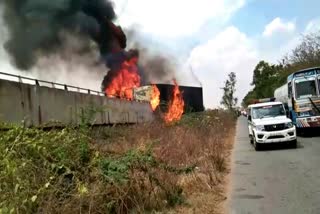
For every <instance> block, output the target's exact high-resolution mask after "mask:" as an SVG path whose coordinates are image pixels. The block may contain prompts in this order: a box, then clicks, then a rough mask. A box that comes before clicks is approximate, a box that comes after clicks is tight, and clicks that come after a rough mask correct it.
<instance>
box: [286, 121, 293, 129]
mask: <svg viewBox="0 0 320 214" xmlns="http://www.w3.org/2000/svg"><path fill="white" fill-rule="evenodd" d="M285 127H286V128H287V129H290V128H292V127H293V123H292V122H289V123H286V125H285Z"/></svg>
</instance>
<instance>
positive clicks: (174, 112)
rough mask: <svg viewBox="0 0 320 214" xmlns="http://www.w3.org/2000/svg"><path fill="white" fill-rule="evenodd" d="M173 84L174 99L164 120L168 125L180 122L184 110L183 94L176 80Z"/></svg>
mask: <svg viewBox="0 0 320 214" xmlns="http://www.w3.org/2000/svg"><path fill="white" fill-rule="evenodd" d="M173 82H174V89H173V97H172V100H171V101H170V103H169V108H168V112H167V113H166V114H165V116H164V120H165V122H167V123H170V122H173V121H178V120H180V119H181V117H182V114H183V110H184V100H183V97H182V92H181V91H180V89H179V86H178V84H177V82H176V80H173Z"/></svg>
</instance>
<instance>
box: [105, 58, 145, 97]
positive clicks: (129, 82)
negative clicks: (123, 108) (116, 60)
mask: <svg viewBox="0 0 320 214" xmlns="http://www.w3.org/2000/svg"><path fill="white" fill-rule="evenodd" d="M137 87H140V75H139V73H138V66H137V58H135V57H134V58H132V59H130V60H127V61H124V62H123V63H122V65H121V69H120V71H119V72H118V73H117V75H116V76H115V77H114V78H113V79H112V81H111V83H110V84H109V86H108V87H107V88H106V89H105V91H106V94H107V95H108V97H120V98H122V99H127V100H133V90H132V89H134V88H137Z"/></svg>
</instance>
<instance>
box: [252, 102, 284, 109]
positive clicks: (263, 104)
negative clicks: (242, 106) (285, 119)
mask: <svg viewBox="0 0 320 214" xmlns="http://www.w3.org/2000/svg"><path fill="white" fill-rule="evenodd" d="M281 104H282V102H265V103H257V104H252V105H249V106H248V108H255V107H263V106H270V105H281Z"/></svg>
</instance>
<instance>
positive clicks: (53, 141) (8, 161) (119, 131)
mask: <svg viewBox="0 0 320 214" xmlns="http://www.w3.org/2000/svg"><path fill="white" fill-rule="evenodd" d="M234 127H235V119H234V118H232V116H230V115H229V114H228V113H226V112H222V111H209V112H205V113H197V114H188V115H185V116H184V117H183V119H182V120H181V121H179V122H178V123H176V124H171V125H166V124H164V123H163V122H161V121H155V122H154V123H151V124H143V125H135V126H116V127H98V128H94V129H87V128H81V129H80V130H79V129H73V128H70V127H69V128H66V129H63V130H51V131H42V130H37V129H25V128H23V127H16V128H13V129H11V130H9V131H4V132H3V133H1V134H2V135H1V136H0V141H1V142H0V149H1V150H3V151H5V152H4V153H2V154H1V155H0V169H1V170H0V171H1V172H0V190H1V192H0V199H1V200H0V213H10V212H12V213H146V212H147V213H155V212H158V213H159V212H164V213H168V212H171V213H221V212H222V210H221V202H223V201H224V199H225V192H224V184H225V175H226V174H227V173H228V170H229V169H228V160H229V155H230V150H231V147H232V141H233V139H232V136H233V134H234Z"/></svg>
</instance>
